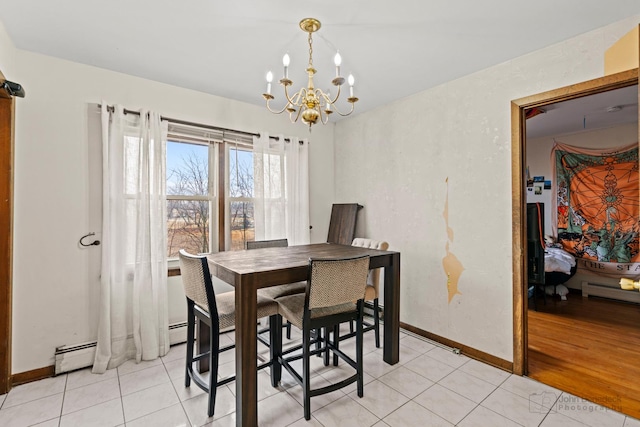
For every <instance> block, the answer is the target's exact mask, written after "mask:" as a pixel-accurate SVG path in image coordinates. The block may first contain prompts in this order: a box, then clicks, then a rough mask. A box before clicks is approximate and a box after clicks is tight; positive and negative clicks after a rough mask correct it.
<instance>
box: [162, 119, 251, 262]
mask: <svg viewBox="0 0 640 427" xmlns="http://www.w3.org/2000/svg"><path fill="white" fill-rule="evenodd" d="M251 142H252V138H251V137H250V136H246V135H244V134H242V135H240V134H235V133H231V132H226V131H225V132H223V131H221V130H217V129H208V128H206V127H204V126H203V127H199V126H194V125H187V124H183V123H176V122H169V129H168V136H167V163H166V168H167V170H166V174H167V256H168V258H169V259H175V258H177V257H178V251H179V250H180V249H185V250H186V251H188V252H190V253H194V254H198V253H208V252H217V251H218V250H219V248H226V249H227V250H229V249H231V250H236V249H244V242H245V241H247V240H254V218H253V152H252V151H251ZM223 149H225V150H226V155H225V151H224V150H223ZM221 157H222V161H221V159H220V158H221ZM219 177H224V178H223V179H222V180H220V178H219ZM225 186H226V187H225ZM225 195H226V199H225ZM221 200H222V201H224V202H225V206H224V208H221V207H220V203H222V202H221ZM218 230H226V231H225V232H222V231H220V232H219V231H218Z"/></svg>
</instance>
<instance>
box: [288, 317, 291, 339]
mask: <svg viewBox="0 0 640 427" xmlns="http://www.w3.org/2000/svg"><path fill="white" fill-rule="evenodd" d="M287 339H288V340H290V339H291V322H289V321H288V320H287Z"/></svg>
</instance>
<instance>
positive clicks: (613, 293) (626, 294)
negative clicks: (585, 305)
mask: <svg viewBox="0 0 640 427" xmlns="http://www.w3.org/2000/svg"><path fill="white" fill-rule="evenodd" d="M589 295H593V296H594V297H603V298H611V299H616V300H620V301H626V302H635V303H640V292H633V291H625V290H624V289H620V288H614V287H612V286H609V285H601V284H598V283H590V282H582V296H583V297H588V296H589Z"/></svg>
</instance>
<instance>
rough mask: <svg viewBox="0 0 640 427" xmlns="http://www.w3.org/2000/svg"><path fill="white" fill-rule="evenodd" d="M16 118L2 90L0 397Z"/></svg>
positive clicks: (4, 381) (6, 375)
mask: <svg viewBox="0 0 640 427" xmlns="http://www.w3.org/2000/svg"><path fill="white" fill-rule="evenodd" d="M4 81H5V78H4V75H3V74H2V72H1V71H0V83H4ZM14 116H15V100H14V99H13V97H12V96H11V95H9V93H8V92H7V91H6V90H5V89H4V88H2V87H1V86H0V394H5V393H7V392H8V391H9V389H10V388H11V317H12V314H11V308H12V304H11V294H12V288H13V282H12V280H13V271H12V268H13V170H14V158H13V156H14V149H13V147H14Z"/></svg>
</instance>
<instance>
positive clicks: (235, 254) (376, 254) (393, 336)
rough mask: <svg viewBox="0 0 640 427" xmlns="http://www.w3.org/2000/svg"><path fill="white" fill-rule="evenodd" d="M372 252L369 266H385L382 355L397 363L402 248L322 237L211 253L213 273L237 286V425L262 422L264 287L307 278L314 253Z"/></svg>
mask: <svg viewBox="0 0 640 427" xmlns="http://www.w3.org/2000/svg"><path fill="white" fill-rule="evenodd" d="M363 255H368V256H369V257H370V260H369V268H378V267H384V289H383V292H384V293H383V295H384V310H383V312H384V334H383V336H384V342H383V360H384V361H385V362H386V363H389V364H391V365H393V364H396V363H398V360H399V347H400V253H399V252H394V251H379V250H375V249H366V248H360V247H355V246H346V245H337V244H333V243H318V244H310V245H300V246H289V247H284V248H265V249H253V250H250V251H246V250H245V251H227V252H219V253H216V254H211V255H207V259H208V261H209V268H210V270H211V274H212V275H213V276H215V277H217V278H219V279H221V280H223V281H224V282H226V283H228V284H230V285H232V286H233V287H234V288H235V296H236V331H235V334H236V425H237V426H251V427H255V426H257V425H258V391H257V381H258V371H257V360H256V353H257V328H256V321H257V318H256V316H257V309H256V300H257V295H256V291H257V290H258V289H259V288H265V287H269V286H275V285H281V284H286V283H293V282H299V281H303V280H307V274H308V266H309V258H349V257H357V256H363Z"/></svg>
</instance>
